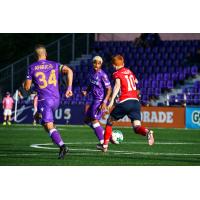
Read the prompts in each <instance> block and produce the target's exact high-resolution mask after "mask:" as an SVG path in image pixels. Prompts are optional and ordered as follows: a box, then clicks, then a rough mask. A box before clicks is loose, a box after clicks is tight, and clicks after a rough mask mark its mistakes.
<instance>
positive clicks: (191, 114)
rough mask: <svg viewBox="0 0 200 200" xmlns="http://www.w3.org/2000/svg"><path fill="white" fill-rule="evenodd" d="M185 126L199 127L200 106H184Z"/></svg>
mask: <svg viewBox="0 0 200 200" xmlns="http://www.w3.org/2000/svg"><path fill="white" fill-rule="evenodd" d="M185 120H186V128H199V129H200V108H198V107H192V108H189V107H187V108H186V119H185Z"/></svg>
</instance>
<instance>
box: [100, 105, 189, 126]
mask: <svg viewBox="0 0 200 200" xmlns="http://www.w3.org/2000/svg"><path fill="white" fill-rule="evenodd" d="M108 115H109V114H108V112H107V113H105V115H104V116H103V117H102V119H101V123H102V124H106V119H107V118H108ZM141 118H142V119H141V121H142V125H143V126H146V127H157V128H185V108H182V107H142V109H141ZM114 126H131V123H130V119H129V118H128V117H127V116H125V117H124V118H123V119H121V120H119V121H117V122H115V123H114Z"/></svg>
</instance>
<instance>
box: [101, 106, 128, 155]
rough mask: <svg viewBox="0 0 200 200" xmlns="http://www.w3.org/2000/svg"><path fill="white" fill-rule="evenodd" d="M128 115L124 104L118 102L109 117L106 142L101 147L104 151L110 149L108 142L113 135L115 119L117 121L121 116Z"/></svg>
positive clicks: (105, 136) (105, 135) (105, 134)
mask: <svg viewBox="0 0 200 200" xmlns="http://www.w3.org/2000/svg"><path fill="white" fill-rule="evenodd" d="M125 115H126V113H125V109H124V105H123V104H118V105H117V106H116V107H115V108H114V109H113V110H112V112H111V113H110V116H109V117H108V119H107V123H106V128H105V133H104V143H103V146H102V149H101V148H98V149H101V150H102V151H104V152H106V151H107V150H108V143H109V141H110V138H111V135H112V126H113V123H114V121H117V120H119V119H121V118H123V117H124V116H125Z"/></svg>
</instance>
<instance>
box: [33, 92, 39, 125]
mask: <svg viewBox="0 0 200 200" xmlns="http://www.w3.org/2000/svg"><path fill="white" fill-rule="evenodd" d="M33 94H34V97H33V125H34V126H36V119H35V114H36V113H37V106H38V95H37V92H33Z"/></svg>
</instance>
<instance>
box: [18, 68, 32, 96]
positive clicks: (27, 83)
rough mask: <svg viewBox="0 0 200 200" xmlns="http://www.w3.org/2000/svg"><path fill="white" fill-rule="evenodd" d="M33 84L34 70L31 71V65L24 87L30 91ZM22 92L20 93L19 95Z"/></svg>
mask: <svg viewBox="0 0 200 200" xmlns="http://www.w3.org/2000/svg"><path fill="white" fill-rule="evenodd" d="M31 85H32V71H31V67H30V66H29V67H28V73H27V76H26V80H25V83H24V89H25V90H26V91H29V90H30V88H31ZM20 95H21V94H20V93H19V96H20ZM21 97H23V96H22V95H21V96H20V98H21Z"/></svg>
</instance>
